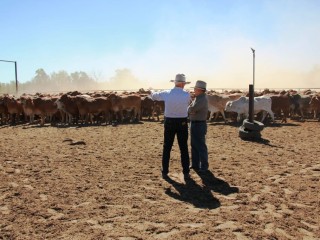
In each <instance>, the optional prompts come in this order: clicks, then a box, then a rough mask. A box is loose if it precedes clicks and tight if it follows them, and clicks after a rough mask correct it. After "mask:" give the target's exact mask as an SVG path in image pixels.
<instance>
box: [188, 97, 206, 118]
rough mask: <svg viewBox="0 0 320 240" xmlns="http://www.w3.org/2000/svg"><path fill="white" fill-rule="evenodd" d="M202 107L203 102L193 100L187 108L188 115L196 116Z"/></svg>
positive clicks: (201, 100)
mask: <svg viewBox="0 0 320 240" xmlns="http://www.w3.org/2000/svg"><path fill="white" fill-rule="evenodd" d="M203 107H204V101H203V99H200V100H197V99H196V100H195V101H194V102H192V103H191V105H190V106H189V108H188V113H189V114H191V115H192V114H196V113H197V112H198V111H199V110H201V109H202V108H203Z"/></svg>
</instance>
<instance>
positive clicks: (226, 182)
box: [0, 120, 320, 240]
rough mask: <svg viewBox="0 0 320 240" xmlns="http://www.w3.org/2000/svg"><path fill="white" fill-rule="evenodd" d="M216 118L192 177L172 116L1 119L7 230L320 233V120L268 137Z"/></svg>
mask: <svg viewBox="0 0 320 240" xmlns="http://www.w3.org/2000/svg"><path fill="white" fill-rule="evenodd" d="M238 127H239V126H236V125H232V124H227V125H225V124H224V123H219V122H218V123H208V134H207V144H208V149H209V159H210V160H209V161H210V167H209V169H210V171H209V172H207V173H204V174H197V173H196V172H194V171H192V172H191V180H189V181H187V182H185V181H184V179H183V175H182V173H181V166H180V160H179V149H178V145H177V142H176V141H175V144H174V147H173V150H172V155H171V165H170V173H169V176H170V180H167V181H166V180H164V179H162V178H161V174H160V169H161V154H162V143H163V124H161V123H159V122H142V123H140V124H125V125H118V126H116V127H112V126H86V127H55V126H50V125H45V126H44V127H39V126H38V125H18V126H2V127H0V136H1V138H0V239H122V240H124V239H127V240H131V239H320V180H319V179H320V146H319V143H320V123H319V122H316V121H307V122H295V121H291V120H290V121H289V123H287V124H273V125H272V124H270V125H268V126H267V127H266V128H265V129H264V130H263V132H262V137H263V140H262V141H260V142H250V141H244V140H241V139H240V138H239V137H238Z"/></svg>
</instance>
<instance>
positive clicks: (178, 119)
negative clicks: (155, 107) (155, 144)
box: [165, 117, 187, 121]
mask: <svg viewBox="0 0 320 240" xmlns="http://www.w3.org/2000/svg"><path fill="white" fill-rule="evenodd" d="M165 119H167V120H177V121H185V120H187V118H186V117H185V118H169V117H165Z"/></svg>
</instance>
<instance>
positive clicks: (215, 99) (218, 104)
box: [207, 94, 241, 123]
mask: <svg viewBox="0 0 320 240" xmlns="http://www.w3.org/2000/svg"><path fill="white" fill-rule="evenodd" d="M240 96H241V95H239V94H237V95H220V94H213V95H207V99H208V111H209V112H210V117H209V119H211V118H212V117H213V114H214V113H217V115H216V117H215V119H217V118H218V116H219V113H221V115H222V117H223V119H224V122H225V123H226V122H227V120H226V117H225V115H224V109H225V107H226V103H227V102H228V101H231V100H235V99H238V98H239V97H240Z"/></svg>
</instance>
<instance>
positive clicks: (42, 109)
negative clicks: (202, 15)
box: [23, 97, 58, 126]
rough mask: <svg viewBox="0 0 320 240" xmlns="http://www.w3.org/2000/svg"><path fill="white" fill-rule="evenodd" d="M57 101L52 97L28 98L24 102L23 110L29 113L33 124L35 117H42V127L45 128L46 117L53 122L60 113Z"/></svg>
mask: <svg viewBox="0 0 320 240" xmlns="http://www.w3.org/2000/svg"><path fill="white" fill-rule="evenodd" d="M55 101H56V99H55V98H50V97H36V98H34V99H32V98H26V99H24V100H23V108H24V109H26V110H27V111H28V114H29V115H30V121H31V122H33V118H34V115H38V116H40V118H41V122H40V125H41V126H43V125H44V123H45V120H46V117H49V118H50V122H51V119H52V116H53V115H54V114H56V113H57V111H58V108H57V105H56V104H55Z"/></svg>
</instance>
